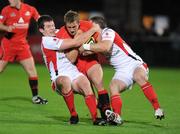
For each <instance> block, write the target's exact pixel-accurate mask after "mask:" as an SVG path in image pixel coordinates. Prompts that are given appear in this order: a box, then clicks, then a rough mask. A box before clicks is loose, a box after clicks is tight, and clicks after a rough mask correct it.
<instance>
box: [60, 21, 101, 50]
mask: <svg viewBox="0 0 180 134" xmlns="http://www.w3.org/2000/svg"><path fill="white" fill-rule="evenodd" d="M98 30H99V25H97V24H95V25H93V27H92V28H91V29H90V30H88V31H87V32H84V33H82V34H80V35H78V36H77V37H75V38H74V39H64V40H63V42H62V45H61V47H60V49H61V50H65V49H69V48H73V47H79V46H81V44H83V43H84V42H86V41H87V40H88V39H89V38H90V37H91V36H92V35H93V34H94V33H95V32H97V31H98Z"/></svg>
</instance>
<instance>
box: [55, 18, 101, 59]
mask: <svg viewBox="0 0 180 134" xmlns="http://www.w3.org/2000/svg"><path fill="white" fill-rule="evenodd" d="M91 27H92V22H90V21H84V20H81V21H80V25H79V29H80V30H82V31H83V32H86V31H88V30H89V29H90V28H91ZM56 36H57V37H58V38H60V39H67V38H73V36H71V35H70V34H69V33H68V31H67V30H66V28H65V26H62V27H61V28H60V29H59V31H58V32H57V34H56ZM97 37H98V33H95V34H94V35H93V36H92V37H91V38H90V39H89V40H88V41H87V42H90V41H92V40H93V41H96V39H97ZM92 57H94V56H93V55H90V56H80V57H79V58H82V59H84V60H86V59H91V58H92ZM93 59H96V56H95V57H94V58H93Z"/></svg>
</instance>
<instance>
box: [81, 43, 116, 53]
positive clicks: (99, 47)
mask: <svg viewBox="0 0 180 134" xmlns="http://www.w3.org/2000/svg"><path fill="white" fill-rule="evenodd" d="M112 44H113V42H112V41H111V40H103V41H99V42H98V43H95V44H93V45H90V44H83V45H82V46H81V47H80V48H79V51H80V52H83V51H93V52H95V53H99V52H102V53H103V52H109V51H110V50H111V47H112Z"/></svg>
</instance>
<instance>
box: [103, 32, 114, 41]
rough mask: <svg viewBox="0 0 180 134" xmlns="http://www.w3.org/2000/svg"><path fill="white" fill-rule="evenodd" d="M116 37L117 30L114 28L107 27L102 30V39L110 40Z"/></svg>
mask: <svg viewBox="0 0 180 134" xmlns="http://www.w3.org/2000/svg"><path fill="white" fill-rule="evenodd" d="M114 38H115V32H114V31H113V30H112V29H105V30H103V32H102V40H110V41H112V42H113V41H114Z"/></svg>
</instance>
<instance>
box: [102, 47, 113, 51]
mask: <svg viewBox="0 0 180 134" xmlns="http://www.w3.org/2000/svg"><path fill="white" fill-rule="evenodd" d="M110 50H111V48H110V47H105V48H104V49H103V52H109V51H110Z"/></svg>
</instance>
